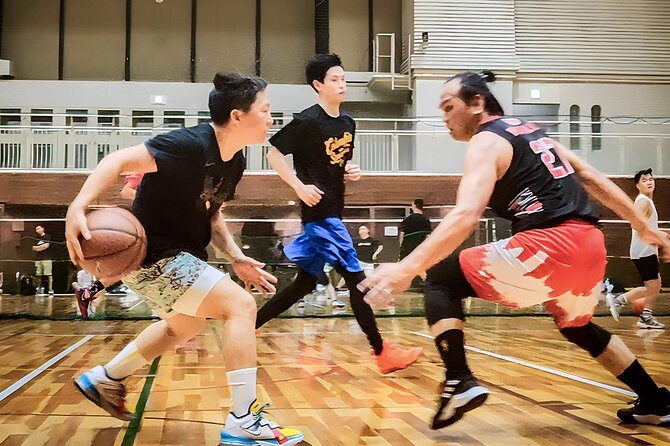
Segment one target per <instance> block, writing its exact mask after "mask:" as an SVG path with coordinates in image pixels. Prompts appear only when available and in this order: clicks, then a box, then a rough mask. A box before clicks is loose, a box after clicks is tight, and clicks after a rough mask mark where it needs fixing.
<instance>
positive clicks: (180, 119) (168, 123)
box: [163, 110, 185, 128]
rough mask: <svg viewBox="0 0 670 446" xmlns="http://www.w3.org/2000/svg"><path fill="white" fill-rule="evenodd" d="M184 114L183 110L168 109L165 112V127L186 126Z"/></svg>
mask: <svg viewBox="0 0 670 446" xmlns="http://www.w3.org/2000/svg"><path fill="white" fill-rule="evenodd" d="M184 115H185V113H184V112H183V111H170V110H166V111H165V112H163V116H164V119H163V127H168V128H179V127H184Z"/></svg>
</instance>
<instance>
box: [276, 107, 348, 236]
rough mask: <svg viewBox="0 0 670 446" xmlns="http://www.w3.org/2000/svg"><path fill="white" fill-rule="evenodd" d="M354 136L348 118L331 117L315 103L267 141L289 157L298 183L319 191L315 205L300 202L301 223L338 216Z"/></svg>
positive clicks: (342, 202)
mask: <svg viewBox="0 0 670 446" xmlns="http://www.w3.org/2000/svg"><path fill="white" fill-rule="evenodd" d="M355 133H356V123H355V122H354V119H353V118H352V117H351V116H350V115H348V114H346V113H341V114H340V116H338V117H337V118H333V117H332V116H330V115H328V114H327V113H326V112H325V111H324V110H323V108H321V106H320V105H318V104H316V105H313V106H311V107H309V108H307V109H305V110H303V111H301V112H300V113H298V114H296V115H294V117H293V120H292V121H291V122H289V123H288V124H287V125H286V126H284V128H282V129H281V130H280V131H279V132H277V134H275V135H274V136H273V137H272V138H270V144H272V145H273V146H275V147H276V148H277V149H278V150H279V151H280V152H281V153H283V154H284V155H289V154H292V155H293V165H294V166H295V170H296V175H297V176H298V178H299V179H300V181H302V182H303V183H305V184H313V185H315V186H316V187H318V188H319V189H321V190H322V191H323V195H322V196H321V201H319V203H317V205H316V206H313V207H309V206H307V205H306V204H305V203H304V202H303V203H301V215H302V221H303V222H304V223H306V222H309V221H318V220H323V219H325V218H327V217H341V216H342V210H343V208H344V167H345V166H346V164H347V161H349V160H350V159H351V157H352V154H353V151H354V135H355Z"/></svg>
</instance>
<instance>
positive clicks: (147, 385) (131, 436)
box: [121, 356, 161, 446]
mask: <svg viewBox="0 0 670 446" xmlns="http://www.w3.org/2000/svg"><path fill="white" fill-rule="evenodd" d="M159 362H161V357H160V356H159V357H157V358H156V359H154V362H152V363H151V367H149V374H148V376H147V380H146V381H145V382H144V387H142V393H141V394H140V399H139V400H137V406H135V418H133V419H132V421H131V422H130V424H128V429H126V435H124V437H123V442H122V443H121V446H132V445H133V444H135V437H137V432H138V431H139V430H140V422H141V421H142V416H143V415H144V408H145V407H146V405H147V400H148V399H149V395H150V394H151V387H152V386H153V384H154V379H155V378H156V371H157V370H158V363H159Z"/></svg>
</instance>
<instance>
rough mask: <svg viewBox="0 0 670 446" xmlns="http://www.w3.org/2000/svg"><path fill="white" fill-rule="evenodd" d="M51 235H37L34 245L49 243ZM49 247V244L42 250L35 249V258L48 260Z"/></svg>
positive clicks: (49, 257)
mask: <svg viewBox="0 0 670 446" xmlns="http://www.w3.org/2000/svg"><path fill="white" fill-rule="evenodd" d="M51 240H52V239H51V236H50V235H49V234H44V235H43V236H41V237H40V236H39V235H38V236H37V243H35V246H41V245H43V244H45V243H51ZM50 249H51V245H49V247H48V248H47V249H45V250H44V251H35V258H36V259H37V260H50V259H51V256H50V255H49V250H50Z"/></svg>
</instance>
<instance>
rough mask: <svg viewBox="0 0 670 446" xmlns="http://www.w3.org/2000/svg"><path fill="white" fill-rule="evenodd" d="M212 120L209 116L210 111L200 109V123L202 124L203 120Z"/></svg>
mask: <svg viewBox="0 0 670 446" xmlns="http://www.w3.org/2000/svg"><path fill="white" fill-rule="evenodd" d="M211 120H212V118H211V117H210V116H209V112H208V111H202V110H200V111H199V112H198V124H202V123H203V122H209V121H211Z"/></svg>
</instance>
